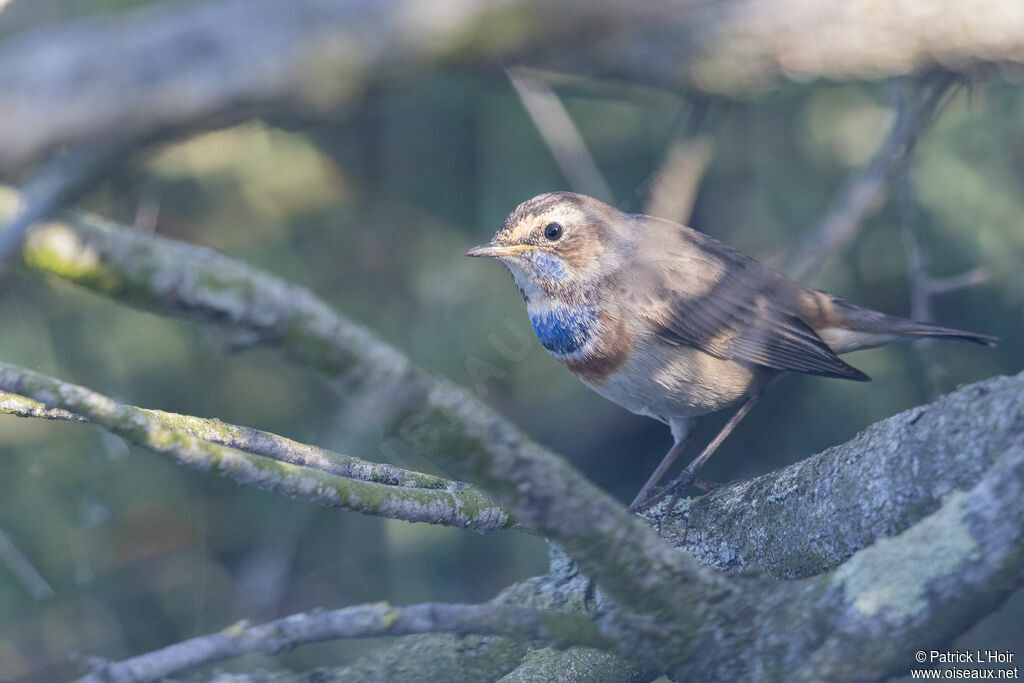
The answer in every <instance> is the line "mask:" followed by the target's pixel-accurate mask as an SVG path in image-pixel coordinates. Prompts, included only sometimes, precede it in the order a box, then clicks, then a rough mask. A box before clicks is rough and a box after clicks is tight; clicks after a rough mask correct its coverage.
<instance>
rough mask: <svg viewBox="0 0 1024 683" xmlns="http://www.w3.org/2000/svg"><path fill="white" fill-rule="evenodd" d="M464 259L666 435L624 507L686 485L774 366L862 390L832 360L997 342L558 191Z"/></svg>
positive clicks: (563, 354)
mask: <svg viewBox="0 0 1024 683" xmlns="http://www.w3.org/2000/svg"><path fill="white" fill-rule="evenodd" d="M466 255H467V256H487V257H492V258H497V259H500V260H501V261H502V262H504V264H505V265H506V266H507V267H508V269H509V270H510V271H511V272H512V277H513V279H514V280H515V283H516V286H517V287H518V288H519V293H520V294H521V295H522V297H523V301H524V302H526V311H527V314H528V315H529V316H530V322H531V323H532V324H533V329H534V332H536V334H537V338H538V339H539V340H540V343H541V344H542V345H543V346H544V348H545V349H547V351H548V352H549V353H550V354H551V355H552V356H554V357H555V358H556V359H557V360H558V361H559V362H561V363H562V364H563V365H565V367H567V368H568V369H569V370H570V371H571V372H572V373H573V374H574V375H576V377H578V378H579V379H580V380H582V381H583V382H584V383H585V384H586V385H587V386H589V387H591V388H592V389H594V390H595V391H596V392H597V393H599V394H601V395H602V396H604V397H605V398H607V399H609V400H611V401H614V402H615V403H618V404H619V405H620V406H622V407H624V408H626V409H627V410H629V411H632V412H634V413H637V414H640V415H647V416H649V417H653V418H655V419H656V420H660V421H661V422H664V423H665V424H667V425H668V426H669V428H670V429H671V431H672V437H673V440H674V444H673V446H672V448H671V449H670V450H669V452H668V453H667V454H666V455H665V457H664V459H663V460H662V461H661V464H660V465H659V466H658V468H657V469H656V470H655V471H654V473H653V474H652V475H651V477H650V479H649V480H648V481H647V483H646V484H645V485H644V487H643V489H641V491H640V493H639V494H638V495H637V497H636V499H635V500H634V501H633V503H632V504H631V505H630V509H632V510H640V509H644V508H645V507H648V506H650V505H652V504H653V503H654V502H655V501H656V500H660V499H661V498H662V497H664V496H665V495H666V494H667V493H668V492H670V491H678V489H679V488H681V487H682V486H683V485H686V484H689V483H691V482H692V481H693V479H694V476H695V475H696V472H697V470H698V469H699V468H700V466H701V465H702V464H703V463H704V462H705V461H706V460H707V459H708V457H710V455H711V454H712V453H713V452H714V450H715V449H716V448H717V447H718V445H719V444H720V443H721V442H722V440H724V439H725V437H726V436H727V435H728V434H729V432H730V431H732V429H733V428H735V426H736V424H737V423H739V421H740V420H742V419H743V417H744V416H745V415H746V414H747V412H748V411H749V410H750V408H751V407H752V406H753V405H754V403H755V402H756V401H757V399H758V397H759V396H760V395H761V392H762V391H763V390H764V387H765V386H766V385H767V384H768V382H770V381H771V380H772V379H774V378H775V377H777V376H778V375H779V374H780V373H782V372H784V371H794V372H804V373H809V374H813V375H822V376H825V377H838V378H841V379H850V380H855V381H861V382H863V381H867V380H868V379H870V378H869V377H868V376H867V375H866V374H864V373H863V372H861V371H860V370H858V369H857V368H855V367H853V366H851V365H848V364H847V363H845V362H843V361H842V360H841V359H840V358H839V355H840V354H844V353H847V352H850V351H857V350H860V349H867V348H872V347H876V346H882V345H884V344H891V343H893V342H896V341H901V340H905V339H915V338H920V337H940V338H944V339H954V340H958V341H970V342H975V343H978V344H985V345H992V344H993V343H994V342H995V341H996V340H995V338H994V337H989V336H987V335H982V334H975V333H973V332H964V331H961V330H955V329H950V328H946V327H938V326H936V325H930V324H928V323H921V322H915V321H913V320H907V319H904V318H897V317H893V316H890V315H886V314H884V313H879V312H877V311H872V310H868V309H866V308H861V307H859V306H854V305H853V304H849V303H846V302H845V301H843V300H842V299H839V298H837V297H834V296H832V295H831V294H827V293H825V292H821V291H818V290H816V289H811V288H809V287H805V286H803V285H801V284H799V283H797V282H794V281H793V280H790V279H789V278H787V277H785V276H784V275H782V274H781V273H778V272H776V271H775V270H773V269H771V268H769V267H768V266H766V265H764V264H762V263H760V262H758V261H755V260H754V259H752V258H750V257H749V256H746V255H745V254H742V253H740V252H738V251H736V250H735V249H732V248H730V247H727V246H726V245H724V244H722V243H721V242H718V241H717V240H715V239H713V238H711V237H709V236H707V235H705V234H703V233H700V232H697V231H696V230H692V229H690V228H688V227H685V226H683V225H679V224H678V223H673V222H671V221H667V220H664V219H660V218H654V217H651V216H644V215H635V214H626V213H623V212H621V211H619V210H617V209H615V208H613V207H611V206H608V205H607V204H604V203H603V202H600V201H598V200H596V199H593V198H591V197H586V196H584V195H579V194H574V193H571V192H550V193H547V194H542V195H539V196H537V197H534V198H533V199H530V200H528V201H526V202H523V203H522V204H520V205H519V206H518V207H517V208H516V209H515V210H514V211H513V212H512V213H511V214H509V215H508V217H507V218H506V219H505V221H504V223H503V224H502V226H501V229H499V230H498V232H497V233H496V234H495V235H494V239H492V240H491V241H490V242H489V243H488V244H483V245H480V246H478V247H474V248H472V249H470V250H469V251H468V252H467V253H466ZM737 403H741V404H742V405H741V407H740V409H739V410H738V411H737V412H736V414H735V415H733V417H732V418H731V419H730V420H729V421H728V422H727V423H726V425H725V427H724V428H723V429H722V430H721V432H719V434H718V435H717V436H716V437H715V439H714V440H712V442H711V443H710V444H708V446H707V447H706V448H705V449H704V450H703V451H702V452H701V453H700V455H699V456H698V457H697V458H696V459H694V461H693V462H691V463H690V465H689V466H688V467H687V468H686V469H684V471H683V473H682V474H681V475H680V476H679V477H678V478H677V479H676V480H675V481H674V482H673V484H672V485H671V486H668V487H666V488H665V489H664V490H663V491H662V492H660V493H659V494H657V495H652V494H651V492H652V491H653V490H654V488H655V486H656V485H657V483H658V481H660V479H661V478H662V476H663V475H664V473H665V472H666V471H667V470H668V468H669V467H670V466H671V465H672V463H673V462H674V461H675V460H676V458H677V457H678V456H679V454H680V452H681V451H682V449H683V446H684V445H685V443H686V441H687V438H688V436H689V435H690V433H691V432H692V429H693V424H694V418H696V417H697V416H698V415H704V414H706V413H711V412H715V411H717V410H722V409H723V408H726V407H728V406H731V405H734V404H737Z"/></svg>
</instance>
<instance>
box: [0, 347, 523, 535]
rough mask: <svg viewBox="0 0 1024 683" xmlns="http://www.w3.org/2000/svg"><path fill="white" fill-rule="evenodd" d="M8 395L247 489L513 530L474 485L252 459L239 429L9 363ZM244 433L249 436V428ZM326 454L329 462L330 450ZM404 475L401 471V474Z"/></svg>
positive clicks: (13, 402) (4, 381) (22, 411)
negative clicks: (423, 482) (421, 484)
mask: <svg viewBox="0 0 1024 683" xmlns="http://www.w3.org/2000/svg"><path fill="white" fill-rule="evenodd" d="M0 391H4V392H10V393H6V394H5V393H0V407H2V412H4V413H9V414H15V415H21V416H24V417H47V418H50V419H66V420H79V419H85V420H88V421H90V422H93V423H95V424H97V425H99V426H101V427H103V428H105V429H107V430H108V431H110V432H111V433H113V434H117V435H118V436H121V437H123V438H125V439H127V440H128V441H130V442H131V443H134V444H137V445H139V446H143V447H145V448H148V449H149V450H152V451H154V452H156V453H159V454H160V455H163V456H165V457H168V458H170V459H171V460H173V461H175V462H177V463H178V464H181V465H184V466H186V467H190V468H192V469H198V470H203V471H212V472H214V473H216V474H220V475H222V476H226V477H228V478H230V479H232V480H234V481H235V482H237V483H239V484H242V485H245V486H255V487H257V488H261V489H265V490H269V491H275V492H277V493H283V494H285V495H288V496H291V497H293V498H297V499H299V500H305V501H309V502H312V503H317V504H320V505H326V506H329V507H339V508H344V509H348V510H355V511H357V512H362V513H365V514H372V515H377V516H381V517H388V518H391V519H402V520H405V521H409V522H429V523H431V524H443V525H446V526H454V527H458V528H464V529H471V530H474V531H480V532H485V531H494V530H498V529H504V528H509V527H511V526H512V525H513V521H512V519H511V517H510V516H509V515H508V513H507V512H506V511H504V510H502V509H501V508H500V507H499V506H498V505H497V504H495V503H494V501H493V500H491V499H490V498H489V497H488V496H486V495H485V494H483V493H482V492H480V491H478V490H476V489H474V488H472V487H464V486H459V485H457V484H456V483H454V482H452V483H451V484H450V485H449V486H446V487H445V488H438V487H436V486H431V487H429V488H413V487H411V486H410V485H411V483H412V481H414V480H415V479H416V478H417V477H424V478H427V479H429V480H431V481H430V482H429V483H431V484H436V483H437V481H436V480H434V478H432V477H427V475H418V474H417V475H416V476H415V477H414V476H412V474H410V476H409V477H406V478H405V481H404V484H405V485H389V484H388V483H380V482H378V481H375V480H373V479H372V477H373V476H374V475H376V474H380V472H379V471H377V470H376V469H375V468H374V466H373V465H372V464H363V463H361V462H355V463H353V462H351V461H350V463H349V464H350V465H352V467H351V470H352V472H353V474H354V475H359V474H362V475H366V476H369V477H371V478H370V479H365V478H353V477H346V476H339V475H338V474H335V473H332V472H328V471H324V470H323V469H317V468H314V467H308V466H304V465H298V464H294V463H292V462H285V461H282V460H280V459H274V458H273V457H263V456H260V455H255V454H253V453H247V452H245V451H242V450H239V449H238V448H235V447H231V446H229V445H224V444H233V445H236V446H240V445H244V444H246V443H251V441H246V439H245V438H237V437H238V436H239V433H238V432H236V431H235V429H237V428H233V425H225V424H223V423H220V422H218V421H216V420H202V419H200V418H194V417H189V416H183V415H174V414H171V413H163V412H161V411H149V410H143V409H141V408H136V407H135V406H129V405H124V404H121V403H118V402H116V401H114V400H112V399H110V398H108V397H107V396H104V395H102V394H99V393H96V392H94V391H91V390H89V389H86V388H85V387H81V386H77V385H74V384H68V383H65V382H62V381H60V380H57V379H54V378H52V377H47V376H45V375H41V374H39V373H36V372H32V371H30V370H25V369H23V368H19V367H17V366H14V365H10V364H7V363H2V362H0ZM240 434H241V436H242V437H245V436H247V434H246V432H245V431H244V430H243V431H242V432H241V433H240ZM248 436H251V434H248ZM206 437H209V439H207V438H206ZM262 439H263V441H264V444H263V445H262V446H261V448H262V449H263V450H264V451H265V452H267V453H268V454H269V453H270V452H272V451H273V450H274V449H281V448H283V447H286V446H287V444H288V443H294V442H288V441H287V440H286V439H282V438H281V437H276V435H270V434H267V433H262ZM268 442H269V443H268ZM299 446H301V444H295V448H294V451H295V452H301V450H302V449H300V448H298V447H299ZM318 456H319V457H321V458H326V455H324V453H323V452H322V451H321V452H319V453H318ZM389 471H390V470H389ZM398 472H399V473H401V471H400V470H398Z"/></svg>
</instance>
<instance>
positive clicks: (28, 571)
mask: <svg viewBox="0 0 1024 683" xmlns="http://www.w3.org/2000/svg"><path fill="white" fill-rule="evenodd" d="M0 562H3V563H4V564H6V565H7V568H8V569H10V570H11V573H12V574H14V576H15V577H17V579H18V581H20V582H21V585H23V586H24V587H25V589H26V590H27V591H28V592H29V594H30V595H31V596H32V597H33V598H34V599H35V600H45V599H47V598H52V597H53V596H54V592H53V588H51V587H50V584H48V583H47V582H46V579H44V578H43V577H42V575H41V574H40V573H39V571H38V570H36V568H35V567H33V566H32V563H31V562H29V561H28V558H27V557H25V556H24V555H23V554H22V553H21V551H20V550H18V547H17V546H16V545H14V543H13V542H12V541H11V539H10V538H8V536H7V534H5V533H4V531H3V529H0Z"/></svg>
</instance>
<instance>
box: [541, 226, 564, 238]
mask: <svg viewBox="0 0 1024 683" xmlns="http://www.w3.org/2000/svg"><path fill="white" fill-rule="evenodd" d="M544 236H545V237H547V238H548V239H549V240H551V241H552V242H553V241H555V240H557V239H558V238H559V237H561V236H562V226H561V224H560V223H548V224H547V227H545V228H544Z"/></svg>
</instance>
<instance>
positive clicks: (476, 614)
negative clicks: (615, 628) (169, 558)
mask: <svg viewBox="0 0 1024 683" xmlns="http://www.w3.org/2000/svg"><path fill="white" fill-rule="evenodd" d="M442 632H447V633H459V634H470V633H472V634H486V635H501V636H509V637H512V638H516V639H519V640H525V641H530V640H541V641H543V642H555V643H563V644H566V645H568V644H577V643H582V644H588V645H594V646H598V647H614V641H613V640H612V639H610V638H608V637H607V636H604V635H603V634H602V633H601V632H600V630H599V629H598V627H597V626H596V625H595V624H594V623H593V622H592V621H591V620H590V619H588V618H587V617H585V616H582V615H579V614H569V613H559V612H552V611H541V610H534V609H528V608H523V607H507V606H504V605H495V604H488V605H453V604H441V603H426V604H421V605H410V606H408V607H392V606H390V605H388V604H386V603H377V604H373V605H361V606H358V607H347V608H344V609H337V610H331V611H327V612H307V613H301V614H293V615H291V616H289V617H285V618H283V619H278V620H276V621H271V622H267V623H265V624H260V625H259V626H249V625H248V624H247V623H245V622H241V623H238V624H235V625H234V626H230V627H228V628H227V629H225V630H223V631H221V632H219V633H212V634H209V635H205V636H199V637H198V638H192V639H190V640H186V641H183V642H181V643H176V644H174V645H170V646H168V647H165V648H163V649H161V650H156V651H154V652H149V653H147V654H144V655H139V656H138V657H133V658H131V659H126V660H124V661H122V662H116V663H109V662H103V661H100V660H96V659H93V660H92V661H90V662H89V664H90V666H92V667H93V673H92V674H90V675H88V676H85V677H83V678H81V679H79V683H141V682H142V681H154V680H159V679H162V678H164V677H166V676H170V675H173V674H175V673H178V672H180V671H185V670H187V669H191V668H193V667H196V666H199V665H201V664H208V663H210V662H218V661H222V660H224V659H230V658H233V657H239V656H241V655H245V654H250V653H254V652H259V653H263V654H267V655H274V654H278V653H280V652H285V651H288V650H291V649H292V648H294V647H296V646H298V645H303V644H307V643H319V642H323V641H327V640H338V639H340V638H373V637H379V636H403V635H409V634H414V633H442Z"/></svg>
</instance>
